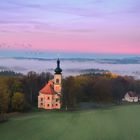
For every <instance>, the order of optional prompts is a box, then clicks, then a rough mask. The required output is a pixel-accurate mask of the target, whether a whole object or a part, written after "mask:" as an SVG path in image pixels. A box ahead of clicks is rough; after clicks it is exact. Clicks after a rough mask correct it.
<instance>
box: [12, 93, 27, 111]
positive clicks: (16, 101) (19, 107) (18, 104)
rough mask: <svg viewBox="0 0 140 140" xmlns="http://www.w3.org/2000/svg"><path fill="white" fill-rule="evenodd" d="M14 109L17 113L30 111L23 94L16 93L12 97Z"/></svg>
mask: <svg viewBox="0 0 140 140" xmlns="http://www.w3.org/2000/svg"><path fill="white" fill-rule="evenodd" d="M12 109H13V110H15V111H24V110H26V109H28V104H27V102H26V99H25V96H24V94H23V93H20V92H16V93H15V94H14V95H13V97H12Z"/></svg>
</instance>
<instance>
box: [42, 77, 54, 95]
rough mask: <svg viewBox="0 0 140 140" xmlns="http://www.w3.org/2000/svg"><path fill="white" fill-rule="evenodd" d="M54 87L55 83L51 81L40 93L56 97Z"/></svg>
mask: <svg viewBox="0 0 140 140" xmlns="http://www.w3.org/2000/svg"><path fill="white" fill-rule="evenodd" d="M53 86H54V83H53V81H52V80H50V81H49V82H48V83H47V84H46V85H45V86H44V87H43V88H42V89H41V90H40V93H42V94H50V95H54V94H55V92H54V90H53Z"/></svg>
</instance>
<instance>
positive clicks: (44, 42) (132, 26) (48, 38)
mask: <svg viewBox="0 0 140 140" xmlns="http://www.w3.org/2000/svg"><path fill="white" fill-rule="evenodd" d="M17 51H20V52H27V53H28V52H32V51H33V52H37V53H40V54H41V53H42V52H64V53H69V52H70V53H72V52H74V53H104V54H108V53H110V54H137V55H139V54H140V0H69V1H68V0H0V55H1V54H2V53H3V54H6V55H10V53H11V54H14V53H17Z"/></svg>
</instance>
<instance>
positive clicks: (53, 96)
mask: <svg viewBox="0 0 140 140" xmlns="http://www.w3.org/2000/svg"><path fill="white" fill-rule="evenodd" d="M61 92H62V69H61V68H60V60H59V59H58V60H57V67H56V69H55V74H54V79H52V80H50V81H49V82H48V83H47V84H46V85H45V86H44V87H43V88H42V89H41V90H40V91H39V96H38V108H43V109H60V108H61V96H62V93H61Z"/></svg>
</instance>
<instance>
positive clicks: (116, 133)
mask: <svg viewBox="0 0 140 140" xmlns="http://www.w3.org/2000/svg"><path fill="white" fill-rule="evenodd" d="M139 116H140V105H127V106H116V107H112V108H108V109H94V110H84V111H83V110H82V111H75V112H59V111H53V112H52V111H38V112H33V113H27V114H23V115H21V116H17V117H13V118H11V119H10V120H9V121H8V122H6V123H2V124H0V138H1V139H3V140H139V139H140V121H139Z"/></svg>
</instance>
